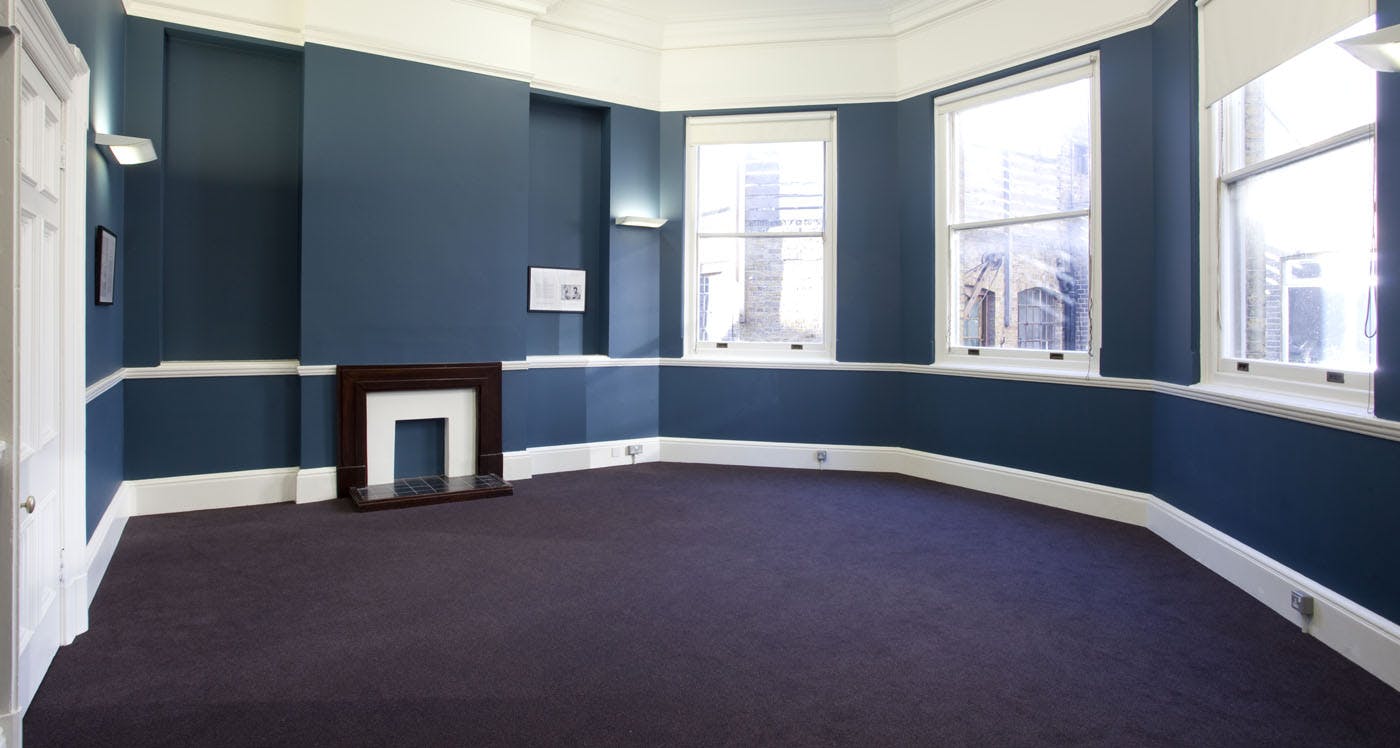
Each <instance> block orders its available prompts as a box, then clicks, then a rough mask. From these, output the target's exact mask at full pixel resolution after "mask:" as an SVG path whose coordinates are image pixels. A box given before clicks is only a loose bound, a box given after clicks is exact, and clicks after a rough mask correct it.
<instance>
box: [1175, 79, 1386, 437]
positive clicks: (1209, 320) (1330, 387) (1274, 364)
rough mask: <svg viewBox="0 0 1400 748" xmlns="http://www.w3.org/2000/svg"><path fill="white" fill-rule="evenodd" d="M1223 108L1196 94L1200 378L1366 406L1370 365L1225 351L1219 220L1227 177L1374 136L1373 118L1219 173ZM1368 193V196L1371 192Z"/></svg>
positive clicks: (1283, 396)
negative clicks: (1272, 358)
mask: <svg viewBox="0 0 1400 748" xmlns="http://www.w3.org/2000/svg"><path fill="white" fill-rule="evenodd" d="M1225 109H1226V107H1225V104H1224V100H1221V101H1218V102H1215V103H1211V104H1206V103H1205V102H1202V107H1201V118H1200V123H1201V124H1200V128H1201V130H1200V131H1201V133H1202V137H1201V138H1200V141H1201V145H1200V151H1201V154H1200V155H1201V168H1200V179H1201V187H1200V189H1201V231H1200V236H1201V286H1200V287H1201V300H1200V301H1201V329H1200V335H1201V361H1200V366H1201V384H1202V385H1206V386H1215V387H1223V388H1225V389H1229V390H1236V391H1242V392H1245V393H1247V394H1249V395H1251V396H1257V397H1262V398H1264V399H1268V400H1276V401H1286V402H1291V403H1294V404H1299V405H1303V406H1307V405H1309V404H1315V405H1316V406H1318V407H1321V408H1323V409H1332V408H1335V407H1336V406H1343V407H1344V408H1347V409H1355V408H1359V409H1368V408H1369V403H1370V395H1371V386H1372V379H1373V376H1372V373H1371V372H1362V371H1353V370H1349V369H1338V368H1335V367H1327V366H1319V365H1316V364H1296V363H1286V362H1280V361H1260V360H1255V359H1245V358H1238V357H1234V356H1227V355H1225V329H1224V324H1225V295H1226V293H1227V290H1226V288H1225V284H1224V279H1223V277H1222V276H1221V268H1222V262H1223V256H1222V252H1223V251H1224V243H1225V239H1224V230H1225V227H1224V223H1223V221H1224V220H1225V219H1226V218H1227V209H1226V205H1225V200H1226V199H1227V198H1228V192H1227V185H1229V184H1234V183H1237V182H1240V181H1242V180H1244V179H1246V178H1248V177H1252V176H1257V175H1259V174H1263V173H1266V172H1268V171H1272V170H1274V169H1278V168H1282V167H1284V166H1287V165H1289V164H1294V163H1298V162H1300V161H1304V160H1307V159H1309V158H1313V157H1315V156H1320V155H1322V154H1324V153H1328V152H1330V151H1333V150H1336V149H1338V148H1342V147H1345V146H1347V145H1351V144H1354V143H1359V142H1362V141H1364V140H1366V139H1367V138H1370V139H1371V140H1372V142H1373V143H1374V142H1375V137H1376V127H1375V123H1371V124H1370V125H1364V126H1362V127H1358V128H1356V129H1353V130H1350V131H1348V132H1344V133H1341V134H1338V135H1335V136H1333V137H1331V138H1328V139H1326V140H1323V141H1321V142H1318V143H1313V144H1311V145H1307V146H1304V147H1302V148H1297V149H1295V150H1292V151H1289V152H1288V153H1284V154H1280V155H1277V156H1274V157H1272V158H1269V159H1266V160H1264V161H1261V162H1259V163H1257V164H1251V165H1249V166H1245V167H1241V168H1239V169H1235V170H1233V171H1231V172H1229V173H1223V174H1222V173H1221V172H1222V168H1223V163H1224V158H1225V153H1224V152H1223V151H1224V147H1223V142H1222V141H1223V139H1224V138H1225V137H1226V136H1227V133H1226V132H1225V127H1226V125H1227V123H1226V121H1225V120H1226V117H1227V114H1226V112H1225ZM1373 187H1374V181H1373ZM1372 199H1373V201H1374V199H1375V197H1374V194H1373V197H1372ZM1373 293H1377V291H1373ZM1337 374H1340V375H1341V376H1342V377H1343V379H1344V381H1343V382H1331V381H1328V380H1329V377H1334V376H1335V375H1337Z"/></svg>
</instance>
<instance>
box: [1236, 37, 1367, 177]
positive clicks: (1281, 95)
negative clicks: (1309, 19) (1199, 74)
mask: <svg viewBox="0 0 1400 748" xmlns="http://www.w3.org/2000/svg"><path fill="white" fill-rule="evenodd" d="M1375 27H1376V23H1375V19H1374V18H1368V19H1366V20H1364V21H1361V22H1360V23H1358V24H1356V25H1355V26H1352V27H1351V28H1349V29H1347V30H1345V31H1343V32H1341V33H1339V34H1337V35H1336V36H1334V37H1332V38H1331V39H1328V40H1327V41H1325V42H1323V43H1321V44H1319V45H1317V46H1316V47H1313V48H1312V49H1310V50H1308V51H1307V52H1304V53H1302V54H1300V55H1298V56H1297V57H1294V58H1293V59H1292V60H1289V61H1288V62H1286V63H1284V64H1282V65H1280V66H1278V67H1277V68H1274V69H1273V70H1272V71H1270V72H1269V73H1267V74H1265V75H1263V76H1261V77H1260V78H1258V79H1256V80H1255V81H1254V82H1252V83H1250V84H1249V85H1247V86H1245V87H1244V88H1241V89H1240V90H1238V91H1236V92H1234V93H1232V94H1230V95H1229V96H1227V97H1225V107H1226V109H1225V111H1226V117H1227V119H1228V122H1229V133H1228V135H1229V137H1228V139H1227V148H1226V150H1227V152H1228V153H1227V157H1226V160H1225V163H1226V170H1227V171H1233V170H1235V169H1239V168H1241V167H1244V166H1248V165H1250V164H1255V163H1258V162H1260V161H1265V160H1268V159H1270V158H1273V157H1274V156H1279V155H1282V154H1285V153H1289V152H1291V151H1296V150H1298V149H1299V148H1302V147H1304V146H1308V145H1312V144H1314V143H1319V142H1322V141H1324V140H1326V139H1328V138H1330V137H1332V136H1334V135H1339V134H1341V133H1344V132H1347V131H1348V130H1354V129H1356V128H1358V127H1361V126H1362V125H1366V124H1370V123H1372V122H1375V121H1376V74H1375V71H1373V70H1371V68H1368V67H1366V66H1365V65H1364V64H1362V63H1361V61H1360V60H1357V59H1356V58H1355V57H1352V56H1351V54H1350V53H1348V52H1346V51H1345V50H1343V49H1342V48H1341V47H1338V46H1337V45H1336V42H1337V41H1338V40H1340V39H1348V38H1350V37H1353V36H1358V35H1360V34H1364V33H1367V32H1369V31H1373V30H1374V29H1375Z"/></svg>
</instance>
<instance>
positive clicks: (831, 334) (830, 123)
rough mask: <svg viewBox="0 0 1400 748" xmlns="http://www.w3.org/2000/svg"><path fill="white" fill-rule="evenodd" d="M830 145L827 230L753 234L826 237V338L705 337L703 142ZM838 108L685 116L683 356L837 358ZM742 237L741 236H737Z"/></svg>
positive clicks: (824, 333)
mask: <svg viewBox="0 0 1400 748" xmlns="http://www.w3.org/2000/svg"><path fill="white" fill-rule="evenodd" d="M814 140H822V141H824V142H825V143H826V175H825V178H826V185H825V195H824V197H823V200H824V206H823V210H824V216H823V221H822V223H823V230H822V232H821V234H819V235H818V234H816V233H810V234H809V233H796V234H772V233H767V234H755V236H763V237H773V236H797V237H806V236H821V238H822V285H823V297H822V315H823V316H822V342H821V343H804V344H801V346H802V347H801V349H800V350H797V349H795V348H794V345H795V344H794V343H759V342H753V341H741V340H732V341H728V342H721V341H701V340H700V339H699V334H698V329H697V327H696V326H697V324H698V323H699V320H698V314H699V310H698V306H699V284H700V268H699V259H700V258H699V255H700V252H699V237H700V233H699V232H700V222H699V220H698V218H699V217H698V214H697V205H696V201H697V196H698V194H699V192H698V190H697V180H698V178H699V169H698V168H697V167H698V157H699V156H698V154H699V146H700V145H718V144H725V143H735V144H742V143H768V142H793V141H804V142H811V141H814ZM836 173H837V150H836V112H834V111H814V112H786V113H781V114H743V115H721V116H709V117H687V118H686V147H685V225H686V231H685V352H684V354H683V356H684V357H685V358H715V359H725V360H736V359H743V360H758V361H762V360H782V361H788V360H803V361H814V360H815V361H834V360H835V359H836V202H837V194H836ZM736 236H738V235H736Z"/></svg>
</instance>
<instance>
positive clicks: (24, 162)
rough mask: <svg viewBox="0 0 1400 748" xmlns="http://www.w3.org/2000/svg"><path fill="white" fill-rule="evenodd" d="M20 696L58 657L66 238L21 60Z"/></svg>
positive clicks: (29, 693)
mask: <svg viewBox="0 0 1400 748" xmlns="http://www.w3.org/2000/svg"><path fill="white" fill-rule="evenodd" d="M20 83H21V85H20V133H19V151H20V211H19V212H20V226H19V247H18V250H19V252H18V254H19V258H18V259H19V267H18V273H17V275H16V278H17V279H18V283H19V307H18V313H17V316H16V322H17V323H18V325H19V367H18V374H19V377H20V382H19V398H20V399H19V403H18V420H19V437H20V438H19V445H20V453H19V458H20V463H19V494H18V495H17V496H16V506H15V507H14V511H15V512H17V513H18V515H17V517H18V520H17V525H18V538H17V539H18V543H19V548H18V555H19V569H18V574H19V576H18V578H17V581H18V585H17V586H18V589H17V590H16V592H17V594H18V623H19V690H20V692H19V696H20V699H21V704H26V705H27V704H28V703H29V701H30V699H32V698H33V696H34V691H35V690H36V689H38V687H39V681H41V680H42V679H43V677H44V672H45V671H46V670H47V669H48V665H49V662H50V661H51V660H52V659H53V656H54V653H56V652H57V651H58V644H59V638H60V631H59V627H60V621H59V613H60V605H59V595H60V591H61V585H62V573H63V569H62V562H61V559H62V549H63V537H62V532H61V529H62V526H63V523H62V510H63V507H62V496H61V494H60V488H61V485H62V482H61V476H62V467H63V466H62V451H61V447H62V440H61V439H59V428H60V424H59V414H60V412H61V409H60V407H59V398H60V396H61V395H60V391H59V381H60V375H61V372H60V369H59V367H60V363H61V359H60V351H61V343H62V340H61V330H60V327H59V324H60V320H61V316H60V312H61V309H60V306H59V305H60V304H61V301H62V293H61V286H60V277H59V268H60V265H59V260H60V253H61V250H62V237H63V232H62V229H61V228H60V227H61V226H62V217H63V216H62V209H61V198H62V195H63V188H64V185H63V170H62V150H61V145H62V142H63V133H62V123H63V104H62V102H61V101H60V100H59V98H58V96H57V95H56V94H55V93H54V91H53V88H52V87H51V86H50V85H49V84H48V82H47V81H45V80H44V77H43V75H42V74H40V73H39V70H38V69H37V68H36V67H35V66H34V64H33V63H32V62H31V61H30V60H29V57H28V55H27V54H24V55H23V59H22V61H21V63H20Z"/></svg>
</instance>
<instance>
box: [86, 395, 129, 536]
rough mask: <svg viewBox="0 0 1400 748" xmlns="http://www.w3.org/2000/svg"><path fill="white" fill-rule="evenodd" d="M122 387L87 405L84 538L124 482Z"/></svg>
mask: <svg viewBox="0 0 1400 748" xmlns="http://www.w3.org/2000/svg"><path fill="white" fill-rule="evenodd" d="M125 388H126V384H125V383H118V384H117V386H115V387H113V388H112V389H110V390H107V391H106V392H105V393H103V394H102V396H101V397H98V398H97V399H96V400H93V401H92V402H90V403H88V404H87V536H88V537H89V538H91V537H92V531H93V530H94V529H96V528H97V523H98V522H101V521H102V515H103V513H104V512H106V511H107V507H108V506H109V505H110V504H111V503H112V497H113V496H115V495H116V493H117V489H118V488H119V487H120V486H121V484H122V480H124V479H125V468H124V465H123V463H124V461H125V459H126V453H125V444H126V439H125V436H126V409H125V407H124V401H125Z"/></svg>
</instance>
